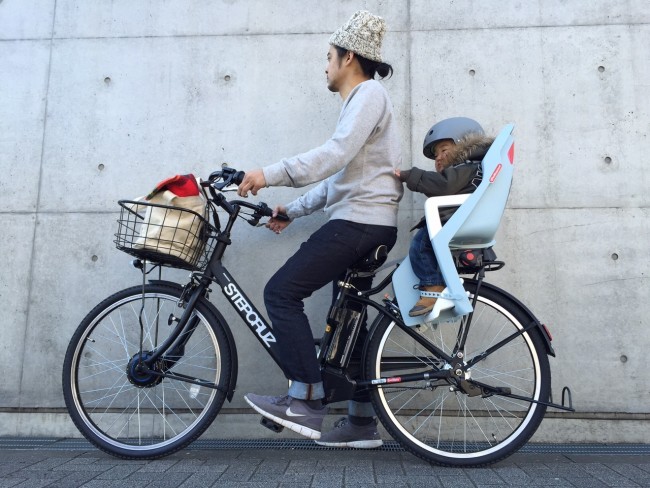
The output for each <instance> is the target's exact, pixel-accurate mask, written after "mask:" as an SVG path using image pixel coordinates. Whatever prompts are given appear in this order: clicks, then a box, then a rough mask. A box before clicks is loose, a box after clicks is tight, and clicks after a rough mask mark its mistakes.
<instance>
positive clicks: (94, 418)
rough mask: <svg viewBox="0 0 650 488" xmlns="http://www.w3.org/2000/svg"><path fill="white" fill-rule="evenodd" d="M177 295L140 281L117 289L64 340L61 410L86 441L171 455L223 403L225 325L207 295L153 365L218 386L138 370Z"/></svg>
mask: <svg viewBox="0 0 650 488" xmlns="http://www.w3.org/2000/svg"><path fill="white" fill-rule="evenodd" d="M180 293H181V290H180V288H178V287H173V286H169V285H164V284H147V285H145V288H144V295H143V290H142V287H141V286H135V287H133V288H128V289H126V290H122V291H120V292H118V293H116V294H115V295H113V296H111V297H109V298H107V299H106V300H104V301H103V302H102V303H100V304H99V305H98V306H97V307H95V308H94V309H93V310H92V311H91V312H90V313H89V314H88V315H87V316H86V318H85V319H84V320H83V321H82V322H81V324H80V325H79V327H78V328H77V331H76V332H75V334H74V336H73V337H72V340H71V341H70V345H69V346H68V350H67V353H66V356H65V361H64V366H63V393H64V397H65V402H66V406H67V408H68V412H69V413H70V416H71V418H72V420H73V421H74V423H75V425H76V426H77V428H78V429H79V430H80V431H81V433H82V434H83V435H84V436H85V437H86V438H87V439H88V440H89V441H91V442H92V443H93V444H95V445H96V446H97V447H99V448H100V449H102V450H104V451H106V452H108V453H110V454H112V455H115V456H118V457H122V458H131V459H153V458H158V457H161V456H165V455H168V454H171V453H172V452H175V451H177V450H179V449H181V448H183V447H185V446H186V445H188V444H189V443H191V442H192V441H194V440H195V439H196V438H198V437H199V436H200V435H201V434H202V433H203V432H204V431H205V429H207V427H208V426H209V425H210V423H211V422H212V421H213V420H214V418H215V416H216V415H217V414H218V412H219V410H220V409H221V406H222V405H223V402H224V399H225V397H226V389H227V386H228V381H229V378H230V371H231V367H232V365H231V352H230V348H229V343H228V339H227V336H226V334H225V332H224V327H227V326H226V325H225V322H224V321H223V318H222V317H221V315H220V314H219V313H218V312H217V311H216V310H215V309H214V307H213V306H211V305H210V304H209V302H207V301H204V300H200V301H199V302H198V303H197V306H196V308H195V311H194V313H193V317H192V318H191V319H190V323H192V324H194V326H193V327H192V328H191V330H188V331H187V332H186V333H184V334H182V337H181V343H179V344H178V345H177V346H175V348H174V350H172V351H169V352H168V353H167V355H166V356H164V358H165V359H161V360H159V361H158V362H157V364H156V366H155V367H152V370H155V371H156V372H157V373H162V374H175V375H184V376H185V377H187V378H195V379H200V380H202V381H204V382H206V383H212V384H213V385H218V386H219V389H215V388H209V387H206V386H199V385H197V384H192V383H189V382H185V381H180V380H178V379H172V378H167V377H162V376H157V375H155V374H151V373H144V374H141V373H138V370H137V364H136V363H138V362H139V359H140V354H142V355H143V356H145V357H146V356H147V355H149V354H151V352H152V351H154V350H155V349H156V347H157V346H159V345H160V344H161V343H162V342H163V341H164V340H165V339H166V338H167V337H168V336H169V334H170V332H171V331H172V330H173V329H174V327H175V325H176V320H177V318H176V317H180V316H181V314H182V313H183V309H182V308H179V306H178V303H179V298H180ZM141 321H142V326H143V330H142V332H143V336H142V337H143V346H142V353H141V352H140V330H141V328H140V322H141ZM177 377H178V376H177Z"/></svg>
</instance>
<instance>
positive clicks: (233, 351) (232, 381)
mask: <svg viewBox="0 0 650 488" xmlns="http://www.w3.org/2000/svg"><path fill="white" fill-rule="evenodd" d="M149 283H152V284H156V285H164V286H169V287H171V288H175V289H177V290H178V291H179V292H182V291H183V287H182V286H181V285H179V284H178V283H175V282H173V281H167V280H149ZM201 300H202V301H203V303H204V304H205V306H206V307H208V308H209V309H210V311H211V312H212V313H213V314H214V315H215V316H216V317H217V318H218V319H219V321H220V322H221V324H222V325H223V330H224V332H225V334H226V338H227V339H228V348H229V349H230V358H231V361H232V367H231V368H230V378H229V380H228V392H227V394H226V398H227V399H228V401H229V402H232V398H233V395H234V394H235V389H236V387H237V374H238V369H237V368H238V364H239V361H238V359H237V346H236V344H235V338H234V337H233V335H232V331H231V330H230V327H229V326H228V323H227V322H226V320H225V319H224V318H223V315H221V312H219V310H217V307H215V306H214V305H213V304H212V302H210V301H209V300H208V299H207V298H202V299H201Z"/></svg>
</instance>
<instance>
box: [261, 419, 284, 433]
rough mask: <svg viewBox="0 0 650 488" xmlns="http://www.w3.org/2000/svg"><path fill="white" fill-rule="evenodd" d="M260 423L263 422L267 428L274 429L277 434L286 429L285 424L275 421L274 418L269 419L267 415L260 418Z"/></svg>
mask: <svg viewBox="0 0 650 488" xmlns="http://www.w3.org/2000/svg"><path fill="white" fill-rule="evenodd" d="M260 424H262V425H263V426H264V427H266V428H267V429H269V430H272V431H273V432H275V433H276V434H279V433H280V432H282V431H283V430H284V427H283V426H281V425H280V424H276V423H275V422H273V420H271V419H267V418H266V417H262V419H261V420H260Z"/></svg>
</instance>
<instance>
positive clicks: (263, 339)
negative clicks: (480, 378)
mask: <svg viewBox="0 0 650 488" xmlns="http://www.w3.org/2000/svg"><path fill="white" fill-rule="evenodd" d="M238 213H239V206H237V205H234V206H233V207H232V210H231V212H229V219H228V222H227V224H226V226H225V228H224V230H223V231H222V232H220V233H219V234H218V236H217V237H216V239H217V241H218V242H217V245H216V246H215V249H214V252H213V254H212V256H211V258H210V261H209V264H208V266H207V269H206V271H205V273H204V274H203V275H201V276H200V278H199V280H198V283H196V284H194V285H193V286H191V287H190V288H189V289H190V290H191V293H189V296H188V297H186V300H187V303H186V307H185V311H184V313H183V316H182V317H181V318H180V319H179V320H178V324H177V327H176V328H175V330H174V331H173V332H172V333H171V334H170V336H169V337H168V338H167V339H166V340H165V341H164V342H163V344H161V345H160V346H159V347H158V348H156V350H155V351H154V352H153V354H152V355H151V356H149V357H147V358H146V359H144V360H143V361H142V362H143V363H144V366H145V368H146V370H148V372H151V373H152V374H156V375H158V376H163V377H172V378H175V379H178V380H181V381H186V382H189V383H197V384H200V385H203V386H209V387H212V388H217V389H222V387H220V386H219V385H213V384H209V383H208V382H206V381H204V380H200V379H198V378H190V377H187V376H183V375H178V374H175V373H173V372H167V373H156V372H154V371H152V370H151V369H150V368H151V367H152V365H153V364H155V362H156V361H158V360H159V359H161V358H163V359H165V360H166V361H168V362H169V363H170V364H172V363H173V362H174V361H175V360H176V359H177V358H176V357H175V355H176V354H178V352H179V351H180V350H181V349H182V347H183V345H184V344H185V343H186V342H187V340H188V339H189V337H190V336H191V334H192V332H193V331H194V329H195V328H196V321H197V320H198V318H196V317H192V314H193V313H194V308H195V306H196V303H197V302H198V301H199V300H200V299H201V297H203V296H206V295H207V292H208V290H209V286H210V284H211V283H212V282H216V283H217V284H218V285H219V287H220V288H221V291H222V292H223V294H224V296H225V297H226V299H227V300H228V301H229V302H230V304H231V305H232V307H233V308H234V309H235V310H236V311H237V313H238V315H239V316H240V317H241V319H242V320H243V321H244V323H245V324H246V325H247V326H248V328H249V329H250V330H251V331H252V332H253V334H254V336H255V337H256V338H257V340H258V341H259V342H260V344H262V346H263V347H264V348H265V349H266V351H267V352H268V354H269V355H270V356H271V358H273V360H274V361H275V363H276V364H277V365H278V366H279V367H280V369H283V367H282V362H281V356H280V352H279V350H278V347H277V340H276V337H275V335H274V333H273V328H272V326H271V325H270V324H268V323H267V322H266V320H265V319H264V316H263V315H262V314H261V313H260V312H259V310H258V309H257V308H256V307H255V305H254V304H253V303H252V302H251V300H250V299H249V298H248V296H246V293H244V291H243V290H242V288H241V287H240V286H239V284H238V283H237V281H236V280H235V278H233V276H232V275H231V274H230V273H229V272H228V270H227V269H226V268H225V267H224V266H223V264H222V262H221V259H222V257H223V254H224V252H225V249H226V248H227V247H228V245H230V243H231V241H230V231H231V229H232V226H233V224H234V222H235V220H236V218H237V215H238ZM143 272H144V270H143ZM477 275H478V274H477ZM351 276H352V274H348V277H347V278H346V282H344V283H343V284H342V286H341V291H340V294H339V297H338V298H337V300H336V303H337V304H338V305H339V306H341V305H342V304H344V303H345V302H346V300H350V301H354V302H357V303H361V304H363V305H365V306H366V307H368V306H370V307H372V308H374V309H375V310H377V312H378V313H379V315H378V316H377V317H376V319H375V321H374V323H373V325H372V326H371V329H372V328H373V327H374V326H376V325H377V324H379V322H380V321H381V320H383V319H384V318H388V319H389V320H391V321H393V322H395V324H396V326H397V327H399V328H400V329H401V330H402V331H403V332H404V333H406V334H407V335H409V336H410V337H412V338H413V339H414V340H415V341H416V342H417V343H419V344H420V345H421V346H422V347H423V348H425V349H426V350H427V351H429V352H430V353H431V356H430V357H417V358H410V359H407V358H403V357H396V358H390V357H387V358H383V359H382V361H384V362H385V364H387V365H389V367H388V368H386V370H387V371H388V370H390V369H394V370H404V369H408V368H409V367H413V368H421V367H422V365H423V364H430V365H431V366H432V367H431V369H430V370H428V371H424V372H419V373H413V374H401V375H400V376H388V377H381V378H372V379H369V380H357V381H356V386H357V387H359V388H366V387H377V386H378V385H388V384H397V383H407V382H415V381H423V380H425V381H428V380H435V379H449V378H452V377H453V375H454V373H453V371H454V370H457V369H458V368H461V370H464V369H467V368H469V367H471V366H472V365H473V364H475V363H476V362H478V361H480V360H482V359H485V358H486V357H487V356H489V355H490V354H492V353H493V352H494V351H496V350H497V349H500V348H501V347H503V346H504V345H506V344H507V343H509V342H510V341H512V340H514V339H515V338H516V337H518V336H519V335H521V334H524V333H526V332H527V331H529V330H531V329H533V328H535V327H537V326H538V324H536V323H531V324H529V325H527V326H526V327H524V329H522V330H520V331H518V332H515V333H513V334H511V335H510V336H508V337H507V338H505V339H504V340H502V341H500V342H499V343H498V344H495V345H494V346H492V347H490V348H489V349H487V350H486V351H484V352H483V353H481V354H479V355H478V356H476V357H475V358H473V359H472V360H471V361H470V362H469V363H463V361H462V355H458V356H457V354H458V353H459V352H460V351H463V349H464V343H465V340H466V339H467V334H468V331H469V327H470V326H471V322H472V316H473V313H470V314H469V315H468V316H467V317H466V318H465V319H463V320H464V324H463V326H462V327H460V329H459V331H458V342H457V346H456V349H455V350H454V351H453V353H452V355H449V354H447V353H445V352H444V351H443V350H441V349H440V348H438V347H437V346H436V345H435V344H432V343H431V342H429V341H428V340H426V338H424V337H423V336H422V335H421V334H418V332H417V331H416V330H415V329H414V328H413V327H409V326H407V325H406V324H405V323H404V322H403V321H402V320H401V318H400V317H399V312H398V311H397V308H396V306H395V305H394V304H391V303H390V302H389V301H388V300H384V306H381V305H380V304H379V303H377V302H375V301H373V300H371V299H369V298H368V297H369V296H371V295H374V294H376V293H378V292H379V291H381V290H383V289H384V288H385V287H386V286H387V285H388V284H389V283H390V281H391V277H392V273H390V274H389V276H387V277H386V278H385V279H384V280H383V281H382V282H381V283H380V284H379V285H378V286H377V287H375V288H372V289H371V290H368V291H359V290H356V289H354V287H352V286H349V281H348V278H350V277H351ZM482 281H483V276H482V273H481V275H480V278H479V279H478V280H476V285H477V291H476V293H475V294H474V297H473V306H475V305H476V300H477V297H478V290H479V288H480V286H481V284H482ZM186 290H187V288H186ZM390 305H392V306H390ZM364 313H365V312H364ZM331 329H332V328H331V327H329V326H328V329H326V332H325V335H324V336H323V340H324V343H323V344H322V345H321V347H322V348H323V347H324V348H327V347H328V345H329V342H328V341H329V340H330V339H331ZM328 334H329V335H328ZM352 346H354V345H352ZM352 349H353V347H350V348H349V350H350V354H351V350H352ZM170 351H171V354H170V355H169V356H167V355H166V354H167V353H168V352H170ZM349 359H350V358H349V357H346V358H344V359H343V361H342V362H343V363H345V364H347V361H349ZM319 360H320V361H321V365H322V366H324V367H325V368H328V365H327V363H326V362H325V352H324V351H323V350H321V354H319ZM437 364H443V365H444V364H451V365H452V368H451V369H444V370H443V369H440V368H438V367H437V366H436V365H437ZM334 369H335V370H336V368H334ZM338 371H339V373H335V374H338V375H340V376H341V377H344V376H346V374H345V371H344V370H340V369H339V370H338ZM457 376H461V377H459V378H456V379H462V375H457ZM480 386H481V387H486V385H480ZM491 393H492V394H497V395H503V396H512V397H514V395H512V394H510V393H509V392H505V391H497V390H493V391H492V392H491ZM527 400H528V401H532V402H533V403H543V404H546V405H551V404H549V403H546V402H535V401H533V400H532V399H527ZM552 406H555V407H557V406H556V405H552Z"/></svg>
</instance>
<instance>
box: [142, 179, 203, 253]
mask: <svg viewBox="0 0 650 488" xmlns="http://www.w3.org/2000/svg"><path fill="white" fill-rule="evenodd" d="M144 201H145V202H146V203H152V204H156V205H168V206H173V207H178V208H177V209H169V208H162V207H154V206H149V205H146V206H145V205H142V206H138V207H139V208H138V209H137V210H142V209H144V208H146V211H145V215H144V220H143V221H142V224H141V227H140V231H139V234H140V237H138V238H137V239H136V241H135V243H134V245H133V247H135V248H137V249H148V250H151V251H155V252H158V253H160V254H169V255H172V256H176V257H178V258H180V259H182V260H183V261H186V262H188V263H189V264H191V265H195V264H196V261H198V259H199V257H200V256H201V253H202V252H203V245H204V242H203V240H202V239H201V231H202V226H203V221H202V220H201V219H199V218H198V217H197V216H196V215H195V214H193V213H191V212H184V211H183V210H182V209H187V210H191V211H193V212H195V213H197V214H199V215H200V216H202V217H203V218H204V219H206V220H207V218H208V214H207V209H206V202H205V198H204V196H203V194H202V192H201V190H200V188H199V185H198V184H197V181H196V178H195V177H194V175H191V174H190V175H176V176H174V177H172V178H168V179H166V180H164V181H161V182H160V183H159V184H158V185H157V186H156V188H154V190H153V191H152V192H151V193H149V195H147V196H146V198H145V199H144Z"/></svg>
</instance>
